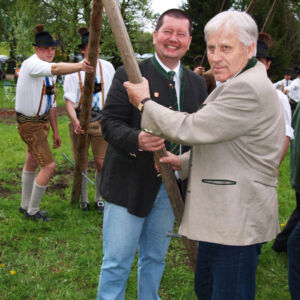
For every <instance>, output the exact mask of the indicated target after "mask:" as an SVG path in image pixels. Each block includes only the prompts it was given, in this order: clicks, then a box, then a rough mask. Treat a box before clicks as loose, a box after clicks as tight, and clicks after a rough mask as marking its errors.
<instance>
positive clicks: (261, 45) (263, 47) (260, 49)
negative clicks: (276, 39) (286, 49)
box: [256, 32, 274, 60]
mask: <svg viewBox="0 0 300 300" xmlns="http://www.w3.org/2000/svg"><path fill="white" fill-rule="evenodd" d="M271 39H272V38H271V36H270V35H269V34H268V33H265V32H260V33H259V35H258V40H257V44H256V57H257V58H266V59H267V60H272V59H273V58H274V56H271V55H270V53H269V47H270V44H271Z"/></svg>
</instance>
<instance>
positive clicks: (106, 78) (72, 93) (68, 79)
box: [63, 59, 115, 111]
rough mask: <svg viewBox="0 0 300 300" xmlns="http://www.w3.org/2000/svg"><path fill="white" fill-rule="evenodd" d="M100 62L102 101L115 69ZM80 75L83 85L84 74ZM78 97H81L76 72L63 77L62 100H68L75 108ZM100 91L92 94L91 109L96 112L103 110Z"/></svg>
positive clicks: (98, 78)
mask: <svg viewBox="0 0 300 300" xmlns="http://www.w3.org/2000/svg"><path fill="white" fill-rule="evenodd" d="M99 60H100V62H101V67H102V74H103V83H104V99H103V100H104V101H105V100H106V96H107V93H108V90H109V88H110V86H111V83H112V80H113V77H114V74H115V69H114V67H113V65H112V64H111V63H110V62H108V61H106V60H103V59H99ZM99 60H98V61H97V65H96V78H97V82H98V83H99V82H100V68H99ZM80 75H81V80H82V85H84V78H85V72H84V71H80ZM80 95H81V90H80V85H79V77H78V72H76V73H72V74H69V75H66V76H65V80H64V97H63V98H64V100H69V101H71V102H73V103H74V105H75V108H77V106H78V104H79V100H80ZM102 97H103V96H102V91H101V92H99V93H97V94H93V103H92V108H93V107H97V108H98V109H97V110H98V111H101V110H102V109H103V107H102Z"/></svg>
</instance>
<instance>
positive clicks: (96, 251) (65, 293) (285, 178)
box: [0, 82, 295, 300]
mask: <svg viewBox="0 0 300 300" xmlns="http://www.w3.org/2000/svg"><path fill="white" fill-rule="evenodd" d="M0 84H3V83H2V82H0ZM1 91H3V88H1V85H0V100H1ZM60 97H61V94H60V96H59V97H58V104H59V105H63V103H62V101H61V98H60ZM58 122H59V130H60V135H61V138H62V146H61V147H60V148H59V149H56V150H54V151H53V153H54V156H55V161H56V163H57V170H56V173H55V176H54V177H53V178H52V180H51V182H50V183H49V187H48V189H47V192H46V194H45V195H44V197H43V199H42V202H41V209H43V210H47V211H48V214H49V216H50V217H52V218H53V221H52V222H49V223H44V222H33V221H27V220H25V219H24V217H23V216H22V215H21V214H20V213H19V212H18V208H19V206H20V198H21V172H22V168H23V164H24V161H25V145H24V143H23V142H22V141H21V139H20V138H19V135H18V133H17V129H16V122H15V120H14V119H12V120H10V119H6V120H1V119H0V136H1V140H2V142H1V143H0V153H1V159H0V299H1V300H2V299H3V300H4V299H5V300H11V299H14V300H15V299H22V300H23V299H34V300H40V299H41V300H44V299H75V300H77V299H78V300H84V299H96V293H97V285H98V276H99V272H100V266H101V259H102V215H99V214H98V213H97V212H96V211H95V210H91V211H89V212H82V211H81V210H80V209H79V208H78V206H77V205H75V206H71V205H70V202H69V201H70V193H71V187H72V176H71V173H72V169H71V166H70V165H69V163H68V162H67V161H66V160H65V159H64V158H63V156H62V153H66V154H67V155H68V156H69V157H72V156H71V147H70V141H69V136H68V118H67V116H65V115H63V116H60V117H59V118H58ZM50 143H51V144H52V141H51V135H50ZM89 165H90V168H89V173H88V175H89V177H90V178H91V179H94V166H93V163H92V162H90V164H89ZM88 188H89V190H88V193H89V198H90V201H92V199H93V196H94V188H93V186H91V185H89V187H88ZM278 196H279V213H280V220H279V222H280V224H284V223H285V222H286V221H287V219H288V217H289V215H290V213H291V211H292V210H293V208H294V206H295V197H294V192H293V190H292V189H291V187H290V184H289V154H287V156H286V158H285V159H284V161H283V163H282V165H281V168H280V176H279V186H278ZM166 261H167V266H166V270H165V273H164V276H163V279H162V283H161V289H160V296H161V298H162V299H164V300H165V299H166V300H167V299H170V300H171V299H172V300H173V299H174V300H179V299H183V300H189V299H190V300H193V299H196V297H195V295H194V292H193V273H192V271H191V269H190V268H189V266H188V260H187V256H186V254H185V251H184V248H183V244H182V242H181V241H180V240H178V239H173V240H172V242H171V245H170V248H169V252H168V255H167V260H166ZM136 268H137V261H136V260H135V261H134V265H133V272H132V273H131V275H130V278H129V280H128V285H127V292H126V300H129V299H132V300H133V299H137V288H136V280H137V273H136ZM256 294H257V296H256V299H258V300H288V299H290V296H289V292H288V281H287V256H286V253H281V254H278V253H275V252H274V251H273V250H272V249H271V243H267V244H266V245H264V246H263V250H262V254H261V255H260V259H259V265H258V270H257V293H256ZM228 300H230V299H228Z"/></svg>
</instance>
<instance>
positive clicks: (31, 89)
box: [15, 24, 93, 221]
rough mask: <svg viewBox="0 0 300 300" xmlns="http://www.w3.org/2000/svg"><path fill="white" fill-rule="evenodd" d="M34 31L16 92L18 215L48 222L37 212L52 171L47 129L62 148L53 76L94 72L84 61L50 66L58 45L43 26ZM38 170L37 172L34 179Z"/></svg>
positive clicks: (53, 164) (42, 212)
mask: <svg viewBox="0 0 300 300" xmlns="http://www.w3.org/2000/svg"><path fill="white" fill-rule="evenodd" d="M35 30H36V34H35V43H34V44H33V45H34V49H35V54H33V55H32V56H30V57H29V58H28V59H26V60H25V61H24V62H23V63H22V68H21V70H20V74H19V79H18V82H17V88H16V105H15V110H16V114H17V121H18V131H19V134H20V136H21V138H22V140H23V141H24V142H25V143H26V145H27V149H26V161H25V165H24V168H23V172H22V200H21V206H20V208H19V211H20V212H21V213H23V214H25V216H26V217H27V218H28V219H32V220H36V221H37V220H43V221H50V218H48V217H47V216H46V212H44V211H41V210H40V202H41V199H42V196H43V195H44V193H45V190H46V188H47V184H48V183H49V181H50V179H51V177H52V175H53V172H54V170H55V162H54V158H53V155H52V153H51V150H50V146H49V144H48V140H47V137H48V134H49V129H50V127H51V128H52V131H53V147H54V148H58V147H59V146H60V144H61V140H60V137H59V133H58V126H57V118H56V102H55V80H56V75H64V74H68V73H73V72H78V71H80V70H84V71H87V72H93V67H91V66H90V64H89V62H88V61H87V60H84V61H82V62H80V63H64V62H59V63H52V61H53V59H54V56H55V49H56V46H57V45H59V44H60V41H57V40H55V39H53V37H52V36H51V34H50V33H49V32H48V31H44V25H43V24H41V25H37V26H36V27H35ZM38 166H40V170H39V172H38V174H37V176H36V177H35V173H36V169H37V167H38Z"/></svg>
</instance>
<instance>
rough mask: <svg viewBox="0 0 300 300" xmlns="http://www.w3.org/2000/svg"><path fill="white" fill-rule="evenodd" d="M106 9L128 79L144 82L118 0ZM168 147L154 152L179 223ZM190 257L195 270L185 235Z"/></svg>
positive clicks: (194, 250) (179, 209)
mask: <svg viewBox="0 0 300 300" xmlns="http://www.w3.org/2000/svg"><path fill="white" fill-rule="evenodd" d="M102 2H103V6H104V8H105V11H106V15H107V17H108V20H109V23H110V26H111V29H112V32H113V34H114V37H115V41H116V43H117V46H118V49H119V51H120V54H121V57H122V61H123V64H124V67H125V70H126V73H127V75H128V79H129V81H130V82H132V83H140V82H142V75H141V71H140V69H139V66H138V64H137V62H136V59H135V56H134V51H133V48H132V45H131V42H130V39H129V36H128V33H127V30H126V27H125V24H124V21H123V18H122V15H121V12H120V9H119V6H118V3H117V2H116V0H102ZM166 155H167V153H166V149H162V150H160V151H157V152H155V153H154V157H155V160H156V162H157V163H158V165H159V169H160V173H161V175H162V180H163V183H164V185H165V187H166V190H167V193H168V196H169V199H170V202H171V205H172V208H173V211H174V215H175V217H176V220H177V222H178V223H180V222H181V219H182V214H183V200H182V197H181V194H180V191H179V188H178V185H177V182H176V178H175V175H174V172H173V170H172V168H171V166H170V165H166V164H160V163H159V159H160V158H161V157H163V156H166ZM183 242H184V244H185V247H186V250H187V254H188V257H189V259H190V263H191V266H192V268H193V270H195V269H196V262H197V246H196V242H194V241H191V240H188V239H187V238H185V237H183Z"/></svg>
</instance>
